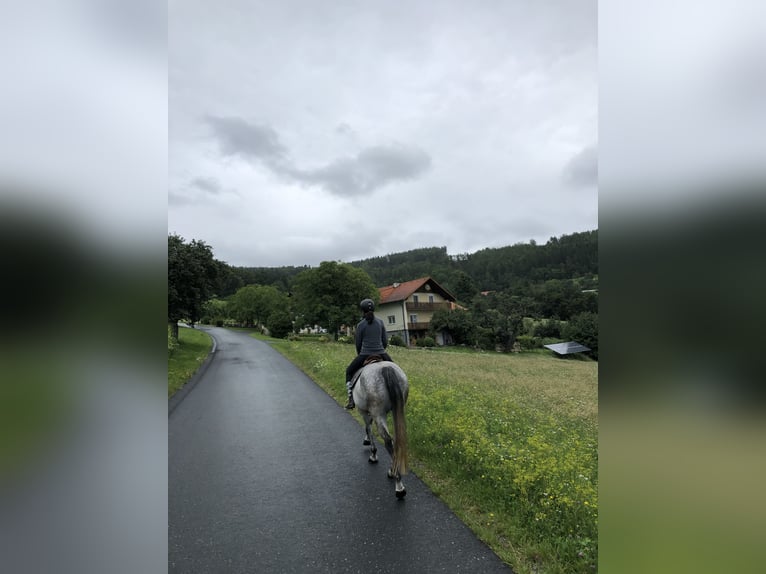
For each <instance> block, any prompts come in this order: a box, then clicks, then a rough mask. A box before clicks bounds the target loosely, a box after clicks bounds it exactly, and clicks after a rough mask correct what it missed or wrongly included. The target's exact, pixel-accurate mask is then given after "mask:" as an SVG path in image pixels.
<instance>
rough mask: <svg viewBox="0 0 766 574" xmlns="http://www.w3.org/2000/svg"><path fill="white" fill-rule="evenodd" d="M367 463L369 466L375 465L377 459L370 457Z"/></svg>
mask: <svg viewBox="0 0 766 574" xmlns="http://www.w3.org/2000/svg"><path fill="white" fill-rule="evenodd" d="M367 462H369V463H370V464H377V463H378V459H377V458H372V457H370V458H368V459H367Z"/></svg>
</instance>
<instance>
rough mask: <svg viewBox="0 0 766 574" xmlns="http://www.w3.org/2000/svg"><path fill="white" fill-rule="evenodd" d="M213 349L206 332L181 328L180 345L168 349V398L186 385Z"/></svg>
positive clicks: (211, 341)
mask: <svg viewBox="0 0 766 574" xmlns="http://www.w3.org/2000/svg"><path fill="white" fill-rule="evenodd" d="M212 347H213V340H212V339H211V338H210V335H208V334H207V333H205V332H204V331H200V330H198V329H189V328H186V327H179V329H178V345H177V346H175V347H174V348H172V349H168V397H171V396H173V393H175V392H176V391H177V390H178V389H180V388H181V387H183V386H184V385H185V384H186V382H187V381H188V380H189V379H190V378H191V377H192V375H193V374H194V373H195V371H196V370H197V369H198V368H199V366H200V365H201V364H202V361H204V360H205V357H207V356H208V353H210V349H212Z"/></svg>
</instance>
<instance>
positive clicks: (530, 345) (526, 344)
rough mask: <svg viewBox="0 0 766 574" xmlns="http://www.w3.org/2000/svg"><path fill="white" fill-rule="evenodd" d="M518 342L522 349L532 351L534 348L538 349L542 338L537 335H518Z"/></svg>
mask: <svg viewBox="0 0 766 574" xmlns="http://www.w3.org/2000/svg"><path fill="white" fill-rule="evenodd" d="M516 342H517V343H518V344H519V347H521V350H522V351H531V350H532V349H536V348H538V347H539V346H540V343H541V341H540V339H538V338H537V337H530V336H529V335H519V336H518V337H516Z"/></svg>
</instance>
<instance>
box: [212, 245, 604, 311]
mask: <svg viewBox="0 0 766 574" xmlns="http://www.w3.org/2000/svg"><path fill="white" fill-rule="evenodd" d="M349 264H350V265H352V266H354V267H357V268H359V269H362V270H363V271H365V272H366V273H367V274H368V275H369V276H370V278H371V279H372V281H373V283H375V285H377V286H378V287H383V286H385V285H391V284H392V283H395V282H399V283H403V282H405V281H409V280H412V279H417V278H420V277H425V276H431V277H433V278H434V279H435V280H436V281H437V282H438V283H439V284H440V285H442V286H443V287H444V288H446V289H447V290H448V291H450V292H451V293H452V294H453V295H455V297H456V298H457V299H458V301H459V302H460V303H461V304H464V305H467V304H469V303H470V302H471V301H472V300H473V298H474V297H475V296H476V295H478V294H479V293H481V292H488V291H494V292H510V293H512V294H513V295H514V296H517V297H532V298H537V297H540V296H542V297H543V299H544V298H545V294H546V293H545V292H546V291H555V292H566V293H568V294H570V295H572V294H573V293H574V292H575V291H577V292H583V291H586V292H592V291H594V290H596V291H597V290H598V231H597V230H593V231H584V232H579V233H573V234H571V235H562V236H561V237H552V238H551V239H550V240H549V241H548V242H547V243H545V244H544V245H538V244H536V243H534V242H530V243H519V244H516V245H511V246H507V247H494V248H487V249H482V250H480V251H477V252H475V253H463V254H457V255H449V254H448V253H447V248H446V247H425V248H420V249H413V250H410V251H405V252H401V253H392V254H389V255H384V256H379V257H371V258H369V259H363V260H360V261H351V262H349ZM306 269H309V266H302V267H229V268H228V269H226V270H225V279H224V281H223V287H222V292H221V293H220V294H219V296H220V297H226V296H228V295H231V294H233V293H234V292H236V290H237V289H239V288H240V287H242V286H244V285H252V284H257V285H273V286H275V287H277V288H279V289H281V290H283V291H285V292H288V291H289V290H290V289H291V284H292V280H293V278H294V277H295V276H296V275H298V274H299V273H300V272H301V271H305V270H306ZM546 286H547V287H546ZM541 304H542V306H543V310H544V314H545V315H549V316H550V315H558V316H559V318H561V319H564V318H566V316H568V315H570V314H571V313H570V312H569V311H567V310H566V309H563V308H562V309H551V308H550V307H551V305H550V304H546V303H545V301H542V302H541ZM575 307H579V305H575Z"/></svg>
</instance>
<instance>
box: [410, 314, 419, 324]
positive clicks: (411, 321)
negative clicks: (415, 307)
mask: <svg viewBox="0 0 766 574" xmlns="http://www.w3.org/2000/svg"><path fill="white" fill-rule="evenodd" d="M417 322H418V316H417V315H410V323H417Z"/></svg>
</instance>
